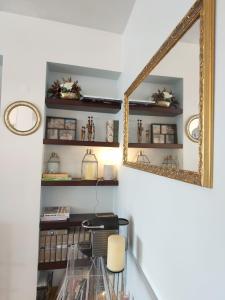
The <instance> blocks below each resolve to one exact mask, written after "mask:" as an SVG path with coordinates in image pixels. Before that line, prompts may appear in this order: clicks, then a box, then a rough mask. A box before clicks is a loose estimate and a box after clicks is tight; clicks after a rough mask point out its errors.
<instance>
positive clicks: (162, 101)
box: [156, 100, 171, 107]
mask: <svg viewBox="0 0 225 300" xmlns="http://www.w3.org/2000/svg"><path fill="white" fill-rule="evenodd" d="M156 105H157V106H161V107H170V105H171V103H170V102H169V101H165V100H159V101H157V102H156Z"/></svg>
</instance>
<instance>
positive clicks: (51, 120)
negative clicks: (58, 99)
mask: <svg viewBox="0 0 225 300" xmlns="http://www.w3.org/2000/svg"><path fill="white" fill-rule="evenodd" d="M64 126H65V125H64V119H63V118H55V117H48V118H47V128H54V129H64V128H65V127H64Z"/></svg>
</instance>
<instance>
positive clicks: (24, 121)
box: [9, 105, 37, 131]
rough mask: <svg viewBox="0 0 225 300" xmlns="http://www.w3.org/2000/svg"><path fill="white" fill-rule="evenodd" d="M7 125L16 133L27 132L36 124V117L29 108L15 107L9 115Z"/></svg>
mask: <svg viewBox="0 0 225 300" xmlns="http://www.w3.org/2000/svg"><path fill="white" fill-rule="evenodd" d="M9 123H10V124H11V126H12V127H13V128H14V129H16V130H18V131H28V130H31V129H32V128H33V127H34V126H35V124H36V123H37V115H36V113H35V112H34V111H33V110H32V109H31V108H30V107H27V106H25V105H20V106H16V107H14V108H13V109H12V110H11V112H10V114H9Z"/></svg>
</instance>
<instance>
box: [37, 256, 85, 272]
mask: <svg viewBox="0 0 225 300" xmlns="http://www.w3.org/2000/svg"><path fill="white" fill-rule="evenodd" d="M75 263H76V267H84V266H88V265H89V264H90V260H89V259H88V258H86V259H77V260H76V262H75ZM66 267H67V261H55V262H48V263H39V264H38V270H56V269H66Z"/></svg>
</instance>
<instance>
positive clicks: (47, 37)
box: [0, 12, 121, 300]
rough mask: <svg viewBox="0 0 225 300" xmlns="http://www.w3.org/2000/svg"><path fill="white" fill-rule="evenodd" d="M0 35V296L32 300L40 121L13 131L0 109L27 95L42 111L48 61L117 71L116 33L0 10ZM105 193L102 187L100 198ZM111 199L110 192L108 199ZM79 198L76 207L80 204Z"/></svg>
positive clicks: (3, 299)
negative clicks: (21, 132) (32, 129)
mask: <svg viewBox="0 0 225 300" xmlns="http://www.w3.org/2000/svg"><path fill="white" fill-rule="evenodd" d="M0 36H1V44H0V54H1V55H3V59H4V65H3V79H2V101H1V121H0V136H1V147H0V199H1V210H0V235H1V245H3V246H2V247H1V249H0V299H1V300H14V299H23V300H31V299H32V300H33V299H35V293H36V271H37V257H38V231H39V209H40V192H41V187H40V178H41V171H42V150H43V144H42V139H43V132H44V128H43V124H44V122H42V127H41V128H40V129H39V130H38V131H37V132H36V133H35V134H33V135H30V136H27V137H20V136H16V135H14V134H12V133H11V132H10V131H9V130H7V129H6V127H5V126H4V124H3V120H2V117H3V111H4V109H5V108H6V106H7V105H8V104H10V103H11V102H13V101H15V100H20V99H23V100H25V99H27V100H29V101H31V102H33V103H34V104H36V105H37V107H38V108H39V110H40V111H41V113H42V116H44V106H45V105H44V100H45V79H46V62H47V61H52V62H58V63H64V64H71V65H79V66H87V67H92V68H99V69H106V70H111V71H118V72H120V71H121V64H120V54H121V52H120V51H121V38H120V36H119V35H116V34H110V33H106V32H103V31H97V30H91V29H87V28H81V27H75V26H71V25H66V24H60V23H57V22H49V21H44V20H39V19H33V18H28V17H22V16H17V15H13V14H7V13H3V12H0ZM103 192H104V191H103ZM112 193H113V191H112ZM73 194H74V197H75V195H77V201H78V202H79V195H82V197H81V199H80V200H81V201H82V199H83V198H84V195H83V194H84V192H82V191H81V190H78V189H77V190H76V189H74V190H73ZM93 194H94V191H93V189H90V194H89V197H90V198H92V197H93V198H94V197H95V196H93ZM108 196H109V193H108V192H107V191H105V197H108ZM87 197H88V196H87V195H86V198H87ZM101 197H102V195H100V198H101ZM112 198H113V196H112V195H111V198H110V199H108V201H112ZM101 199H102V198H101ZM104 201H105V199H104ZM78 202H76V206H78V207H79V203H78ZM86 203H87V202H86ZM80 204H81V208H79V209H82V207H83V205H84V204H82V203H80ZM93 204H94V203H92V205H93ZM110 207H112V203H111V204H110ZM103 209H104V210H105V206H104V205H103Z"/></svg>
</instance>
